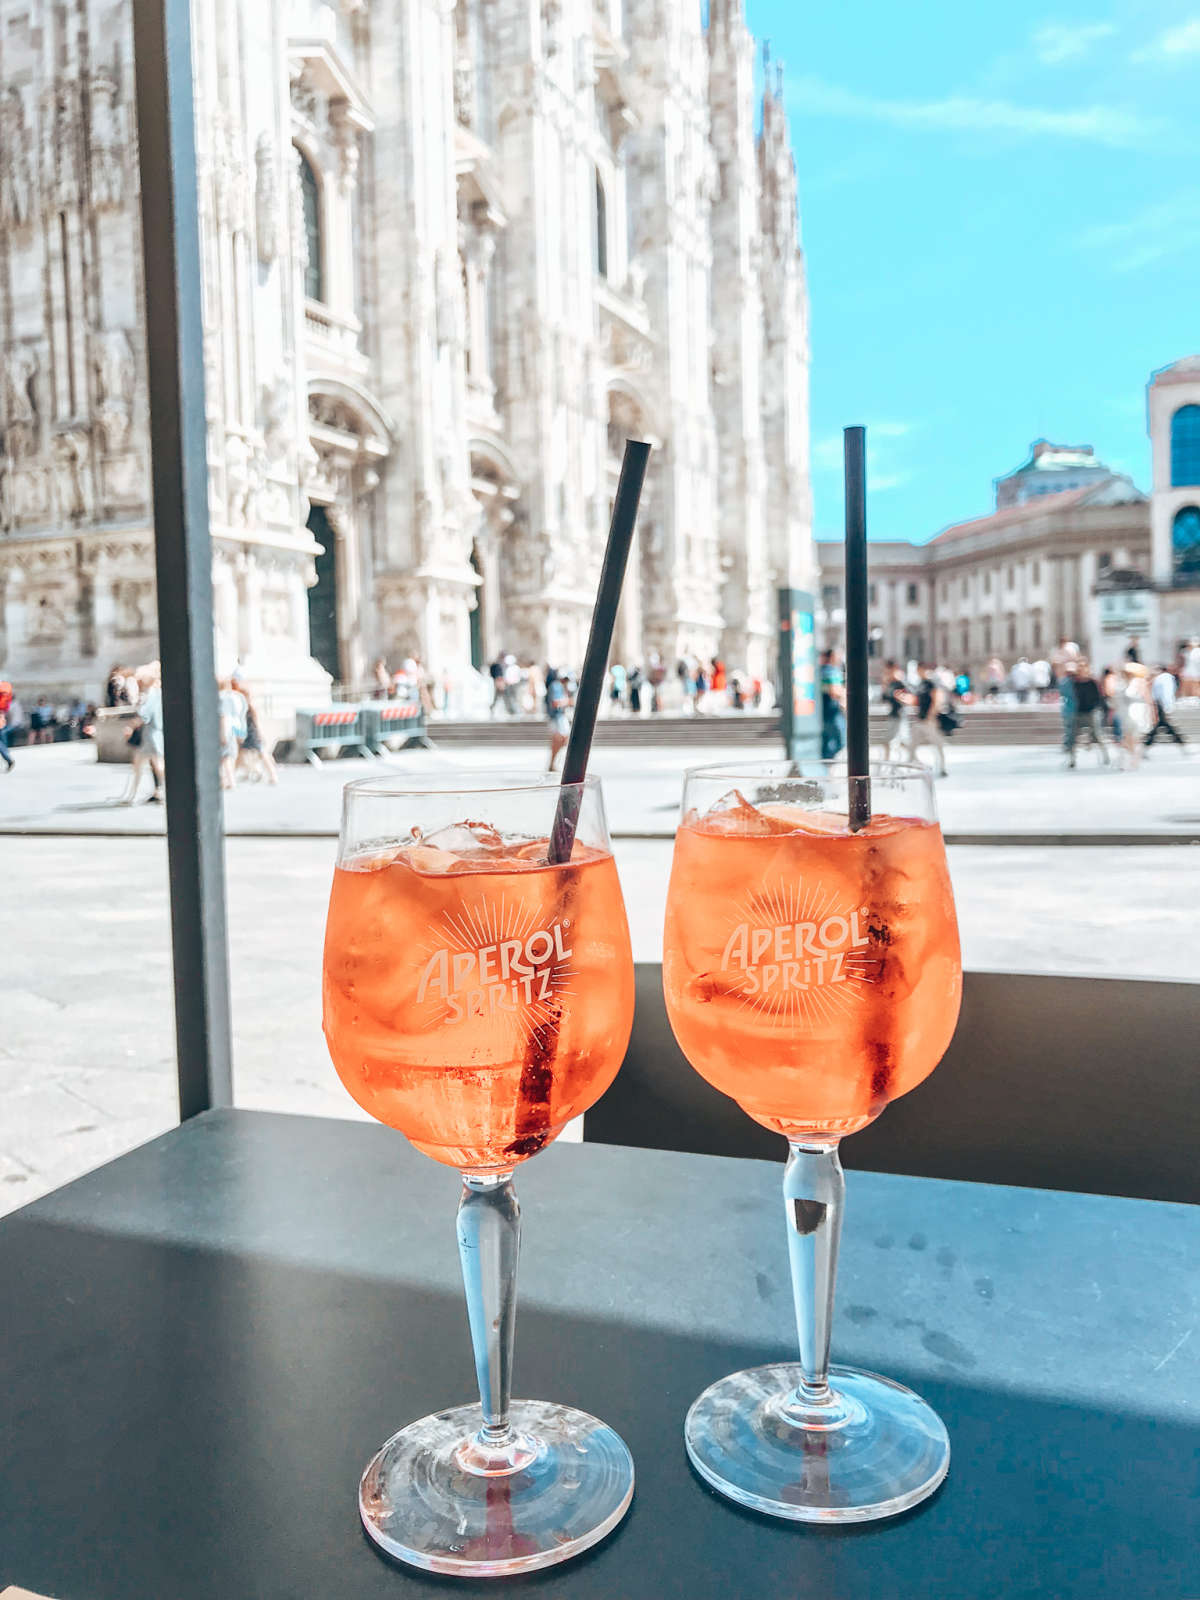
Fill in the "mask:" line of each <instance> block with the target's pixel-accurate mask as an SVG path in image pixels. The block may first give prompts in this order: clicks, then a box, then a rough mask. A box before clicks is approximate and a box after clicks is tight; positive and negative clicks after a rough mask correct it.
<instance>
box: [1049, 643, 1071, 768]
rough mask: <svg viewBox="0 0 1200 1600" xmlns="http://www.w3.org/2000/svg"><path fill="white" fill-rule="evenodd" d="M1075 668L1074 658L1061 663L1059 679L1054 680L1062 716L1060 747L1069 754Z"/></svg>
mask: <svg viewBox="0 0 1200 1600" xmlns="http://www.w3.org/2000/svg"><path fill="white" fill-rule="evenodd" d="M1075 668H1076V662H1075V660H1074V658H1072V659H1071V660H1069V661H1065V662H1064V663H1063V673H1062V677H1061V678H1055V680H1054V686H1055V688H1056V689H1057V690H1058V708H1059V712H1060V714H1061V716H1062V747H1063V749H1064V750H1065V751H1066V752H1067V753H1068V754H1070V752H1071V751H1072V750H1074V748H1075V718H1076V709H1075Z"/></svg>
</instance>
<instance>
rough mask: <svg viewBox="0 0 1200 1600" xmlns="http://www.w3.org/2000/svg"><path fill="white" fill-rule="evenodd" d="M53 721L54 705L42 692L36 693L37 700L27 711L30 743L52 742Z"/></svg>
mask: <svg viewBox="0 0 1200 1600" xmlns="http://www.w3.org/2000/svg"><path fill="white" fill-rule="evenodd" d="M54 723H55V716H54V707H53V706H52V705H51V704H50V702H49V700H48V699H47V698H46V696H45V695H44V694H40V695H38V697H37V702H36V704H35V705H34V708H33V710H32V711H31V712H30V713H29V742H30V744H53V743H54Z"/></svg>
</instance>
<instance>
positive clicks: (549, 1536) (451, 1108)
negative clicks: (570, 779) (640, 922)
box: [323, 772, 633, 1577]
mask: <svg viewBox="0 0 1200 1600" xmlns="http://www.w3.org/2000/svg"><path fill="white" fill-rule="evenodd" d="M562 789H566V790H567V793H566V794H565V795H564V794H563V793H562ZM560 799H561V802H562V803H563V804H564V805H565V806H566V807H567V808H568V810H569V812H570V814H572V815H574V816H575V817H576V818H577V821H576V831H575V837H574V845H573V848H572V850H571V854H570V859H569V860H568V861H566V862H564V863H563V864H562V865H550V864H549V861H548V848H549V839H550V836H551V832H552V828H553V824H554V819H555V816H556V812H557V808H558V807H559V805H560ZM323 987H324V1021H325V1036H326V1039H327V1040H328V1043H329V1050H330V1054H331V1055H332V1057H333V1061H334V1065H335V1066H336V1068H337V1071H338V1074H339V1076H340V1077H341V1079H342V1082H343V1083H344V1084H345V1085H346V1087H347V1089H348V1090H349V1091H350V1093H351V1094H352V1095H353V1096H354V1098H355V1099H356V1100H357V1101H358V1102H359V1104H360V1105H361V1106H363V1107H364V1108H365V1109H366V1110H367V1111H369V1112H370V1113H371V1115H372V1116H373V1117H377V1118H378V1119H379V1121H381V1122H384V1123H387V1124H388V1125H389V1126H391V1127H393V1128H398V1129H400V1130H401V1131H402V1132H403V1133H405V1134H407V1135H408V1137H409V1139H410V1140H411V1141H412V1143H413V1144H414V1145H415V1146H416V1147H417V1149H418V1150H421V1151H423V1152H424V1153H425V1154H426V1155H429V1156H432V1157H433V1159H434V1160H435V1161H441V1162H444V1163H445V1164H447V1165H449V1166H453V1167H456V1168H458V1170H459V1171H460V1172H461V1173H462V1177H463V1188H462V1197H461V1200H460V1203H459V1208H458V1246H459V1253H460V1257H461V1263H462V1273H463V1282H464V1284H465V1287H466V1296H467V1312H468V1316H469V1320H470V1326H471V1341H472V1345H473V1348H474V1355H475V1368H476V1375H477V1377H478V1381H479V1394H480V1403H479V1404H478V1405H463V1406H458V1407H456V1408H455V1409H453V1410H449V1411H440V1412H438V1413H436V1414H435V1415H433V1416H428V1417H425V1418H424V1419H422V1420H421V1421H419V1422H413V1423H410V1424H409V1425H408V1426H407V1427H405V1428H402V1429H401V1430H400V1432H399V1433H397V1434H396V1435H395V1437H394V1438H392V1439H389V1440H388V1442H387V1443H386V1444H385V1445H384V1446H383V1448H382V1449H381V1450H380V1451H379V1453H378V1454H377V1455H376V1456H375V1458H374V1459H373V1460H372V1461H371V1462H370V1464H369V1465H368V1466H367V1469H366V1471H365V1473H364V1474H363V1478H362V1483H361V1485H360V1488H359V1509H360V1513H361V1515H362V1519H363V1523H364V1525H365V1527H366V1530H367V1532H368V1534H369V1535H370V1537H371V1538H372V1539H373V1540H374V1541H375V1542H376V1543H377V1544H378V1545H379V1546H380V1547H381V1548H382V1549H384V1550H385V1551H387V1552H388V1554H390V1555H392V1556H395V1557H397V1558H398V1559H399V1560H402V1561H406V1562H409V1563H411V1564H412V1565H414V1566H418V1567H424V1568H427V1569H429V1570H431V1571H435V1572H447V1573H456V1574H460V1575H466V1576H474V1577H485V1576H503V1575H507V1574H510V1573H515V1572H527V1571H532V1570H534V1569H536V1568H539V1567H546V1566H551V1565H553V1564H555V1563H556V1562H560V1561H566V1560H568V1559H569V1558H570V1557H572V1556H574V1555H577V1554H578V1553H579V1552H580V1551H582V1550H586V1549H587V1548H588V1547H589V1546H590V1545H593V1544H595V1543H596V1542H597V1540H599V1539H601V1538H603V1537H604V1535H605V1534H606V1533H608V1532H609V1531H610V1530H611V1529H612V1528H614V1527H615V1526H616V1525H617V1523H618V1522H619V1521H620V1520H621V1518H622V1517H623V1516H624V1514H625V1511H626V1509H627V1508H628V1506H629V1503H630V1499H631V1498H632V1495H633V1462H632V1460H631V1458H630V1455H629V1451H628V1449H627V1448H626V1446H625V1445H624V1443H623V1442H622V1440H621V1439H620V1438H619V1437H618V1436H617V1434H616V1433H614V1432H613V1430H612V1429H611V1428H610V1427H608V1426H606V1425H605V1424H604V1423H602V1422H598V1421H597V1420H596V1418H595V1417H592V1416H589V1415H587V1413H585V1412H582V1411H576V1410H573V1409H572V1408H570V1407H568V1406H561V1405H554V1404H551V1403H548V1402H545V1401H539V1400H515V1401H510V1398H509V1391H510V1374H511V1370H512V1347H513V1330H514V1324H515V1318H516V1270H517V1250H518V1242H519V1234H520V1209H519V1207H518V1204H517V1197H516V1194H515V1192H514V1189H513V1181H512V1180H513V1172H514V1170H515V1168H516V1167H517V1166H518V1165H519V1164H520V1163H521V1162H522V1161H527V1160H528V1159H529V1158H530V1157H531V1156H533V1155H536V1154H537V1152H538V1151H539V1150H541V1149H542V1148H543V1147H544V1146H545V1145H547V1144H549V1143H550V1142H551V1140H553V1139H554V1138H555V1137H556V1136H557V1135H558V1134H559V1133H560V1132H561V1131H562V1129H563V1127H564V1126H565V1125H566V1123H567V1122H569V1121H570V1120H571V1118H573V1117H576V1116H578V1115H579V1114H580V1113H581V1112H583V1111H585V1110H586V1109H587V1107H589V1106H590V1105H592V1104H593V1103H594V1102H595V1101H596V1100H597V1099H598V1098H599V1097H600V1095H601V1094H602V1093H603V1092H604V1090H605V1089H606V1088H607V1087H608V1085H609V1084H610V1083H611V1081H612V1079H613V1078H614V1077H615V1075H616V1072H617V1069H618V1067H619V1066H620V1064H621V1061H622V1058H623V1056H624V1053H625V1047H626V1045H627V1043H628V1041H629V1033H630V1028H631V1025H632V1020H633V964H632V956H631V953H630V946H629V930H628V926H627V924H626V920H625V908H624V904H623V902H622V899H621V890H620V886H619V884H618V881H617V871H616V866H615V863H614V861H613V858H612V854H611V850H610V847H609V838H608V828H607V824H606V822H605V816H604V805H603V801H602V799H601V794H600V784H599V780H598V779H595V778H588V779H586V780H585V781H584V782H582V783H579V784H575V785H566V786H562V788H560V785H559V784H558V782H557V781H556V780H555V779H554V778H553V777H550V776H548V775H547V776H543V777H537V778H530V777H523V776H522V777H513V778H508V777H506V776H505V775H503V774H499V775H498V774H496V773H482V774H469V773H462V772H455V773H450V774H447V775H445V776H443V777H432V778H430V779H429V780H428V781H427V782H423V783H421V782H413V781H411V780H405V781H400V780H396V779H390V778H383V779H378V778H369V779H365V780H363V781H362V782H358V783H352V784H349V785H347V788H346V791H345V802H344V808H343V816H342V831H341V842H340V847H339V853H338V863H337V868H336V870H335V872H334V883H333V891H332V895H331V898H330V904H329V918H328V924H327V928H326V935H325V961H324V986H323Z"/></svg>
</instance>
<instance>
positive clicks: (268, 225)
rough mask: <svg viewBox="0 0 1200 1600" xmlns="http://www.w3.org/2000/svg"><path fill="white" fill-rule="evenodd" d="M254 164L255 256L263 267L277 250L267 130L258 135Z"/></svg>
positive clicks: (275, 184) (275, 189) (275, 181)
mask: <svg viewBox="0 0 1200 1600" xmlns="http://www.w3.org/2000/svg"><path fill="white" fill-rule="evenodd" d="M254 168H255V182H254V231H255V234H256V235H257V239H258V259H259V260H260V261H261V262H262V264H263V266H264V267H269V266H271V265H272V264H273V263H274V261H275V258H276V256H277V255H278V254H279V175H278V173H277V171H276V161H275V142H274V140H273V139H272V138H271V135H270V134H269V133H260V134H259V136H258V143H257V144H256V145H255V147H254Z"/></svg>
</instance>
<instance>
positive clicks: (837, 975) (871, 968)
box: [721, 878, 879, 1020]
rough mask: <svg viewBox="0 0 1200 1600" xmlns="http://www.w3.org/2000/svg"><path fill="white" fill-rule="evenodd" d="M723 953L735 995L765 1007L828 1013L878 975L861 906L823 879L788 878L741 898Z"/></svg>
mask: <svg viewBox="0 0 1200 1600" xmlns="http://www.w3.org/2000/svg"><path fill="white" fill-rule="evenodd" d="M735 916H736V919H737V920H736V921H735V922H734V924H733V927H732V929H731V930H730V933H729V935H728V937H727V939H726V941H725V947H724V950H723V952H722V956H721V968H722V971H723V972H726V973H732V974H733V975H734V977H735V979H736V983H735V986H734V990H733V992H734V994H735V995H736V996H737V997H738V998H739V999H742V1000H745V1001H747V1003H749V1004H750V1005H752V1006H755V1007H757V1008H758V1009H760V1010H763V1011H770V1012H783V1013H788V1014H791V1015H793V1016H804V1017H807V1018H809V1019H810V1020H811V1019H813V1018H816V1017H822V1016H823V1017H825V1018H831V1017H833V1016H834V1015H835V1014H836V1013H837V1012H838V1011H839V1010H844V1009H846V1008H848V1007H850V1006H851V1005H853V1003H854V990H855V988H857V986H858V985H860V984H864V983H870V982H871V981H872V980H873V979H874V978H875V977H876V975H877V974H878V971H879V958H878V953H877V952H873V948H872V947H873V945H874V944H875V941H876V934H874V933H873V931H872V928H871V926H870V919H869V917H868V914H867V912H866V910H865V908H863V907H861V906H850V905H843V904H841V903H840V902H839V900H838V898H837V896H836V895H835V894H834V893H832V892H831V891H830V890H829V889H828V888H827V887H826V886H825V885H824V884H811V885H809V884H806V883H805V882H804V880H803V879H800V878H797V879H790V880H789V881H788V882H786V883H780V884H776V885H774V886H773V887H771V888H761V887H760V888H758V889H756V890H754V891H753V892H752V893H751V894H750V895H749V896H747V898H746V899H745V900H744V901H742V902H741V903H739V905H738V906H737V907H736V910H735Z"/></svg>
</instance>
